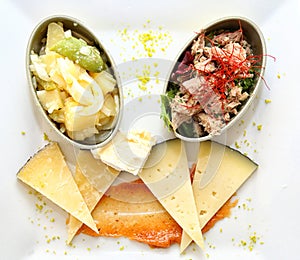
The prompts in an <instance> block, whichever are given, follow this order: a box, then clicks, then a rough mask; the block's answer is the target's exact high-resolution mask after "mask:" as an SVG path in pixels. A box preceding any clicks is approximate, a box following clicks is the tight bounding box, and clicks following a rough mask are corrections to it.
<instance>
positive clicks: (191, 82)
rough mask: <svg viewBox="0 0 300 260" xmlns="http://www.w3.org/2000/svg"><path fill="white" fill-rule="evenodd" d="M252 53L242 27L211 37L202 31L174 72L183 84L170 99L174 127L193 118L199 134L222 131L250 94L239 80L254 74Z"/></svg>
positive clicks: (179, 82)
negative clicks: (250, 57) (250, 58)
mask: <svg viewBox="0 0 300 260" xmlns="http://www.w3.org/2000/svg"><path fill="white" fill-rule="evenodd" d="M251 53H252V50H251V46H250V44H249V43H248V42H247V41H246V40H245V39H244V38H243V32H242V30H241V29H239V30H237V31H234V32H223V33H220V34H216V35H215V36H214V37H212V38H211V39H208V38H207V36H206V34H205V32H201V33H200V34H199V36H198V37H197V39H195V40H194V41H193V44H192V46H191V48H190V49H189V50H187V51H186V52H185V55H184V58H183V60H182V61H181V62H180V64H179V65H178V67H177V70H175V72H174V73H173V75H172V79H173V80H174V81H175V82H176V83H177V84H178V85H179V86H180V90H179V92H178V93H177V94H176V95H175V97H174V98H173V99H172V100H171V103H170V107H171V116H172V126H173V128H174V130H176V129H177V128H179V127H180V125H181V124H183V123H184V122H189V123H191V122H192V123H193V125H194V129H195V132H196V133H197V135H198V136H203V135H205V134H209V133H211V134H217V133H220V131H221V129H222V128H223V127H224V126H225V125H226V123H227V122H229V121H230V120H231V119H232V117H233V116H235V115H236V114H237V113H238V111H239V109H240V107H241V105H242V104H243V102H244V101H246V100H247V99H248V98H249V92H248V91H244V90H243V87H242V86H241V85H239V84H237V82H238V80H244V79H248V78H249V79H252V78H253V77H254V74H253V72H251V70H250V68H251V61H250V60H248V59H247V57H248V56H249V55H251ZM236 80H237V81H236Z"/></svg>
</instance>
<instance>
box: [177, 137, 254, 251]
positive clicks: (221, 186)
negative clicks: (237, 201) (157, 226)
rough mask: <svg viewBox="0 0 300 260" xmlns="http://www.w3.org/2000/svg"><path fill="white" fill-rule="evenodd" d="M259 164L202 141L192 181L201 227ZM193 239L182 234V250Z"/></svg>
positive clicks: (229, 149)
mask: <svg viewBox="0 0 300 260" xmlns="http://www.w3.org/2000/svg"><path fill="white" fill-rule="evenodd" d="M257 167H258V165H257V164H256V163H254V162H253V161H252V160H250V159H249V158H248V157H246V156H244V155H242V154H241V153H240V152H238V151H236V150H234V149H232V148H230V147H228V146H225V145H222V144H219V143H216V142H211V141H206V142H201V143H200V148H199V153H198V162H197V166H196V171H195V176H194V180H193V192H194V197H195V200H196V205H197V209H198V212H199V219H200V223H201V228H203V227H204V226H205V225H206V224H207V222H208V221H209V220H210V219H211V218H212V217H213V216H214V215H215V214H216V213H217V211H218V210H219V209H220V208H221V207H222V206H223V205H224V203H225V202H226V201H227V200H228V199H230V197H231V196H233V194H234V193H235V192H236V191H237V190H238V189H239V188H240V186H241V185H242V184H243V183H244V182H245V181H246V180H247V179H248V178H249V177H250V176H251V175H252V174H253V173H254V172H255V170H256V169H257ZM191 241H192V239H191V238H190V237H189V236H188V235H187V234H186V233H183V235H182V240H181V245H180V250H181V252H183V251H184V250H185V249H186V247H187V246H188V245H189V243H190V242H191Z"/></svg>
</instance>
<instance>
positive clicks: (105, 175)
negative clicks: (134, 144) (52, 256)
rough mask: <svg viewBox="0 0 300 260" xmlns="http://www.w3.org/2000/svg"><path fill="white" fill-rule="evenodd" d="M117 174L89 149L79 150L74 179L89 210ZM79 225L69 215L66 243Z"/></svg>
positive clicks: (68, 242) (79, 223)
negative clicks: (97, 158)
mask: <svg viewBox="0 0 300 260" xmlns="http://www.w3.org/2000/svg"><path fill="white" fill-rule="evenodd" d="M118 175H119V172H118V171H116V170H114V169H112V168H110V167H109V166H107V165H105V164H104V163H103V162H101V161H100V160H96V159H95V158H94V157H93V155H92V154H91V152H90V151H83V150H81V151H79V153H78V155H77V165H76V172H75V176H74V179H75V182H76V183H77V186H78V188H79V190H80V192H81V194H82V196H83V198H84V200H85V202H86V204H87V206H88V209H89V211H90V212H92V211H93V209H94V208H95V207H96V205H97V204H98V202H99V201H100V199H101V198H102V196H103V194H104V193H105V192H106V191H107V189H108V188H109V187H110V186H111V184H112V183H113V182H114V180H115V179H116V178H117V176H118ZM89 180H90V181H89ZM91 183H93V185H92V184H91ZM81 226H82V222H81V221H79V220H78V219H77V218H75V217H74V216H72V215H70V219H69V222H68V240H67V244H70V243H71V241H72V240H73V238H74V236H75V235H76V233H77V231H78V230H79V228H80V227H81Z"/></svg>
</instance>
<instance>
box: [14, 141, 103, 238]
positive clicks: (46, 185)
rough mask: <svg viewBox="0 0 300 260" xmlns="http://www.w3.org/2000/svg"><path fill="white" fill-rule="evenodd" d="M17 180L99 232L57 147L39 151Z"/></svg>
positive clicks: (48, 146)
mask: <svg viewBox="0 0 300 260" xmlns="http://www.w3.org/2000/svg"><path fill="white" fill-rule="evenodd" d="M17 178H18V179H20V180H21V181H22V182H24V183H26V184H27V185H29V186H30V187H32V188H33V189H35V190H36V191H38V192H40V193H41V194H42V195H44V196H45V197H47V198H48V199H49V200H51V201H52V202H54V203H55V204H57V205H58V206H59V207H61V208H62V209H64V210H65V211H67V212H69V213H70V214H72V215H73V216H74V217H76V218H77V219H79V220H80V221H81V222H83V223H84V224H86V225H87V226H89V227H90V228H91V229H93V230H94V231H95V232H98V230H97V227H96V224H95V222H94V220H93V218H92V216H91V214H90V211H89V209H88V207H87V205H86V203H85V201H84V199H83V197H82V195H81V193H80V191H79V189H78V187H77V185H76V183H75V181H74V178H73V176H72V173H71V171H70V170H69V168H68V165H67V164H66V161H65V159H64V156H63V154H62V152H61V150H60V148H59V146H58V144H57V143H55V142H52V143H49V144H48V145H46V146H45V147H44V148H43V149H41V150H39V151H38V152H37V153H36V154H35V155H34V156H33V157H32V158H30V159H29V160H28V161H27V163H26V164H25V165H24V166H23V167H22V169H21V170H20V171H19V172H18V174H17Z"/></svg>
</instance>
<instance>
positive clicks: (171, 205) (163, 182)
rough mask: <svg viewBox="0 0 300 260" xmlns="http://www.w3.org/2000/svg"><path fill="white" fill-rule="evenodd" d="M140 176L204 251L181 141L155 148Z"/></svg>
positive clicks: (170, 142) (172, 141)
mask: <svg viewBox="0 0 300 260" xmlns="http://www.w3.org/2000/svg"><path fill="white" fill-rule="evenodd" d="M164 145H166V147H165V149H164V147H163V146H164ZM139 177H140V178H141V179H142V180H143V182H144V183H145V184H146V185H147V186H148V188H149V189H150V190H151V192H152V193H153V194H154V196H155V197H156V198H157V199H158V200H159V202H160V203H161V204H162V205H163V207H164V208H165V209H166V210H167V211H168V212H169V214H170V215H171V216H172V217H173V219H174V220H175V221H176V222H177V223H178V224H179V225H180V226H181V227H182V229H183V230H184V231H185V232H187V234H189V236H190V237H192V238H193V240H194V241H195V242H196V243H197V244H198V245H199V246H200V247H201V248H203V247H204V242H203V237H202V233H201V228H200V223H199V217H198V213H197V208H196V204H195V200H194V196H193V190H192V185H191V181H190V173H189V168H188V161H187V157H186V152H185V147H184V145H183V143H182V141H181V140H179V139H175V140H171V141H167V142H165V143H162V144H159V145H156V146H154V147H153V149H152V151H151V154H150V156H149V158H148V160H147V162H146V164H145V166H144V168H143V170H142V171H141V172H140V173H139Z"/></svg>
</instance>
